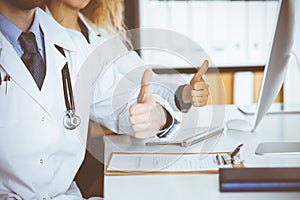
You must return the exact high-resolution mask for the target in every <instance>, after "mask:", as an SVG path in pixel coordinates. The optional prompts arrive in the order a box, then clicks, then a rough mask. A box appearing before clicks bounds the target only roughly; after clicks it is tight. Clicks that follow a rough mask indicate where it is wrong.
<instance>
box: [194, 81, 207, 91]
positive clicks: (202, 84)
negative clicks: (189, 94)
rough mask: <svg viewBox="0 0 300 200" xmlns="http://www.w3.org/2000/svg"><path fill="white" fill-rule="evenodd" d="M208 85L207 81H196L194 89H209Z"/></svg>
mask: <svg viewBox="0 0 300 200" xmlns="http://www.w3.org/2000/svg"><path fill="white" fill-rule="evenodd" d="M208 87H209V86H208V84H207V83H206V82H194V83H193V85H192V88H193V90H208Z"/></svg>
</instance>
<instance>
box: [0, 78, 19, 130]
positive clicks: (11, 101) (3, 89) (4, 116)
mask: <svg viewBox="0 0 300 200" xmlns="http://www.w3.org/2000/svg"><path fill="white" fill-rule="evenodd" d="M15 88H16V84H15V83H14V82H13V81H9V82H8V83H7V82H6V81H2V84H1V85H0V128H1V127H5V126H8V125H11V124H14V123H16V122H17V118H18V112H17V99H16V98H17V97H16V92H15ZM19 100H20V101H21V100H22V99H19Z"/></svg>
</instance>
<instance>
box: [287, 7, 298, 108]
mask: <svg viewBox="0 0 300 200" xmlns="http://www.w3.org/2000/svg"><path fill="white" fill-rule="evenodd" d="M296 5H297V6H296V23H295V25H296V34H295V35H296V38H295V43H294V48H293V51H294V52H295V54H296V55H297V57H298V60H300V2H299V1H297V4H296ZM299 64H300V63H299ZM299 86H300V66H297V62H296V60H295V58H294V57H292V58H291V61H290V64H289V69H288V73H287V76H286V80H285V85H284V102H286V103H290V104H300V90H299Z"/></svg>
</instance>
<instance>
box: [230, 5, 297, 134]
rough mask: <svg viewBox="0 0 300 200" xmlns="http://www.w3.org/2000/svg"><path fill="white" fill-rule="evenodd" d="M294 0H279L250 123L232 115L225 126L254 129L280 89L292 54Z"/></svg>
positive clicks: (247, 129) (244, 129) (236, 128)
mask: <svg viewBox="0 0 300 200" xmlns="http://www.w3.org/2000/svg"><path fill="white" fill-rule="evenodd" d="M296 3H297V1H296V0H279V3H278V9H277V13H276V18H275V19H276V26H275V27H274V29H273V35H272V45H271V48H270V51H269V54H268V58H267V62H266V67H265V70H264V76H263V81H262V85H261V89H260V95H259V98H258V105H257V109H256V111H255V115H254V116H255V117H254V123H253V124H250V123H249V122H248V121H245V120H241V119H233V120H229V121H228V122H227V124H226V125H227V128H228V129H233V130H238V131H251V132H254V131H255V129H256V128H257V126H258V125H259V123H260V122H261V120H262V119H263V117H264V116H265V114H266V112H267V111H268V110H269V108H270V106H271V105H272V103H273V102H274V99H275V98H276V96H277V94H278V92H279V91H280V88H281V86H282V83H283V81H284V79H285V76H286V73H287V69H288V62H289V60H290V57H291V55H293V53H292V48H293V44H294V39H295V32H296V31H295V29H296V27H295V21H296V16H295V15H296Z"/></svg>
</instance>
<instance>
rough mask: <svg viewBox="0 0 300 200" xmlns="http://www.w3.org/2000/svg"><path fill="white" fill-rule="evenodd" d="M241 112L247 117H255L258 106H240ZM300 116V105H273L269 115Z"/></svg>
mask: <svg viewBox="0 0 300 200" xmlns="http://www.w3.org/2000/svg"><path fill="white" fill-rule="evenodd" d="M237 107H238V109H239V111H241V112H242V113H243V114H245V115H254V113H255V111H256V109H257V104H249V105H239V106H237ZM293 113H295V114H300V104H286V103H273V104H272V105H271V107H270V109H269V110H268V112H267V114H293Z"/></svg>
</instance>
